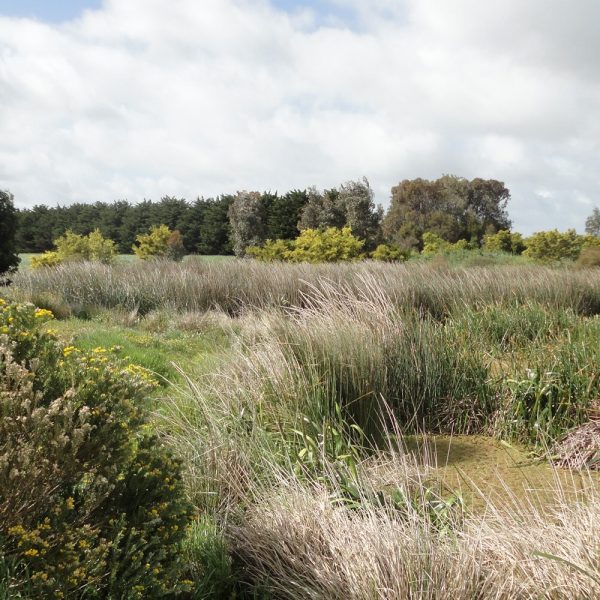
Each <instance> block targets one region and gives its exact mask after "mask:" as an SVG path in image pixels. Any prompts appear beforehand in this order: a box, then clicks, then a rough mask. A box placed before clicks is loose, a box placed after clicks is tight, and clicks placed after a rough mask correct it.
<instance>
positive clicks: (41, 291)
mask: <svg viewBox="0 0 600 600" xmlns="http://www.w3.org/2000/svg"><path fill="white" fill-rule="evenodd" d="M328 285H334V286H336V287H338V286H344V287H345V289H346V290H347V292H348V293H350V294H352V295H353V296H356V297H359V298H360V297H364V296H367V297H369V296H370V295H371V294H372V293H373V292H375V293H381V292H383V293H385V295H386V297H387V298H389V300H390V301H391V302H392V303H393V304H395V305H396V306H401V307H404V308H412V309H415V310H416V311H418V312H421V313H424V314H430V315H432V316H434V317H436V318H443V317H444V316H447V315H448V314H449V313H450V312H452V311H456V310H457V309H460V308H462V307H464V306H469V307H480V306H483V305H486V304H497V305H502V306H515V305H519V304H523V303H526V302H536V303H539V304H542V305H544V306H548V307H554V308H562V309H566V308H570V309H572V310H573V311H574V312H576V313H577V314H585V315H591V314H598V313H600V273H599V272H597V270H595V271H594V270H585V271H574V270H567V269H550V268H544V267H540V266H518V267H515V266H512V267H511V266H495V267H487V268H486V267H472V268H458V267H457V268H449V267H442V268H437V267H436V266H435V265H429V264H411V263H409V264H376V263H353V264H339V265H307V264H299V265H294V264H277V265H273V264H262V263H258V262H254V261H250V260H231V261H225V262H222V263H217V262H215V263H211V262H203V261H189V262H184V263H181V264H177V263H172V262H161V261H152V262H144V263H141V262H140V263H136V262H134V263H129V264H127V263H126V264H117V265H114V266H105V265H100V264H94V263H75V264H65V265H61V266H59V267H55V268H48V269H40V270H37V271H31V270H26V271H23V272H21V273H18V274H17V275H16V276H15V278H14V293H15V294H16V295H17V296H19V297H20V299H28V300H31V301H34V302H36V303H37V304H40V305H43V304H44V303H45V302H50V303H54V304H55V305H57V307H59V308H61V309H62V310H63V311H64V310H65V309H70V310H72V311H73V312H74V313H75V314H78V313H81V312H89V311H91V310H93V309H94V308H110V309H112V308H123V309H127V310H134V309H135V310H137V311H139V312H140V313H141V314H146V313H148V312H149V311H151V310H153V309H157V308H167V309H170V310H177V311H190V310H200V311H203V310H208V309H214V308H220V309H222V310H224V311H226V312H228V313H230V314H234V313H235V314H237V313H239V312H240V311H241V310H243V309H244V308H247V307H253V308H257V307H258V308H268V307H277V306H303V303H304V300H303V299H304V297H305V294H306V293H307V292H309V291H311V290H313V289H322V288H324V287H326V286H328Z"/></svg>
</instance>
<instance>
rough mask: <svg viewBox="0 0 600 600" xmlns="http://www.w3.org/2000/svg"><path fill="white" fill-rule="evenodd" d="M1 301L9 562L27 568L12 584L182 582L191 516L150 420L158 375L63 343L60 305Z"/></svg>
mask: <svg viewBox="0 0 600 600" xmlns="http://www.w3.org/2000/svg"><path fill="white" fill-rule="evenodd" d="M0 305H1V306H0V358H1V361H0V415H1V417H2V418H1V419H0V539H1V540H2V541H3V544H2V548H1V549H0V563H1V562H4V563H7V564H16V565H19V567H18V568H16V569H13V570H12V571H11V572H10V574H9V575H6V576H7V577H10V579H11V580H10V581H9V582H8V584H7V582H4V585H5V587H8V586H10V589H11V590H12V591H14V592H15V594H18V593H20V592H25V591H26V589H27V587H28V586H29V587H30V588H32V593H33V596H32V597H35V598H67V597H68V598H82V597H85V598H125V597H126V598H158V597H163V596H164V595H165V594H167V593H172V592H175V591H177V590H178V589H181V587H182V584H181V583H180V582H179V576H180V564H179V560H180V558H179V555H180V545H181V541H182V538H183V536H184V533H185V527H186V524H187V522H188V519H189V512H190V511H189V507H188V505H187V503H186V502H185V501H184V500H183V491H182V483H181V477H180V464H179V462H178V461H177V460H175V459H174V458H173V457H172V456H171V454H170V453H169V452H167V451H166V450H165V449H164V448H163V447H162V446H161V445H160V444H159V443H158V441H157V439H156V438H155V437H154V436H152V435H151V434H150V433H149V432H148V430H147V427H146V426H145V416H144V411H143V409H142V406H143V399H144V396H145V395H146V393H147V391H148V389H149V386H151V385H153V381H152V379H151V377H150V376H149V374H148V372H147V371H145V370H144V369H141V368H139V367H136V366H134V365H127V364H126V363H125V362H124V361H122V360H119V359H118V358H117V357H116V356H115V355H114V353H112V352H111V351H109V350H106V349H104V348H96V349H95V350H94V351H92V352H87V353H86V352H83V351H79V350H78V349H77V348H75V347H73V346H67V347H65V346H64V345H62V344H60V343H59V342H58V341H57V340H56V339H55V338H54V336H53V333H52V331H51V330H48V329H47V328H46V325H44V323H45V322H46V321H47V320H48V319H49V318H51V317H52V314H51V313H50V311H47V310H44V309H37V310H36V309H35V308H34V307H33V305H30V304H7V303H6V302H5V301H0ZM1 586H2V584H0V588H1Z"/></svg>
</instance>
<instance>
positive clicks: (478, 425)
mask: <svg viewBox="0 0 600 600" xmlns="http://www.w3.org/2000/svg"><path fill="white" fill-rule="evenodd" d="M507 200H508V191H507V190H506V189H505V188H504V186H503V185H502V184H500V183H499V182H493V181H488V182H485V181H482V180H473V181H470V182H469V181H466V180H462V179H459V178H453V177H443V178H440V179H439V180H437V181H434V182H425V181H423V180H416V181H414V182H403V183H401V184H400V185H399V186H397V188H394V194H393V202H392V206H391V208H390V211H389V212H388V214H387V215H386V216H385V218H384V215H383V214H382V211H381V210H379V209H378V208H377V207H375V205H374V203H373V196H372V192H371V190H370V188H369V185H368V182H366V180H365V181H359V182H348V183H346V184H344V185H342V186H340V188H338V189H335V190H326V191H323V192H319V191H317V190H315V189H310V190H308V191H307V192H294V193H293V197H292V196H288V197H287V200H286V202H287V201H290V202H289V204H286V203H285V202H284V203H282V202H280V201H281V198H279V197H278V196H276V195H273V194H258V193H252V192H240V193H238V194H236V195H235V196H231V197H229V198H228V200H227V202H226V206H225V204H224V203H223V198H221V199H220V200H218V201H214V203H213V204H211V207H212V208H211V209H210V210H212V209H213V208H214V209H215V212H214V213H210V211H209V209H206V210H207V211H209V212H205V213H203V214H204V216H205V217H206V216H207V215H210V214H212V216H213V217H214V219H215V220H214V221H213V223H214V224H215V225H216V224H219V227H218V228H216V229H215V231H216V230H217V229H218V231H219V232H220V233H219V236H221V237H219V236H217V235H216V234H215V237H213V238H210V239H213V240H214V239H217V238H218V239H220V240H226V244H227V248H228V251H234V252H235V253H236V254H238V255H239V256H254V257H255V258H257V259H259V260H238V259H235V258H231V259H227V260H223V261H219V262H215V261H214V260H207V259H203V258H201V257H187V258H186V260H185V261H182V260H181V259H182V258H183V255H184V252H186V249H187V246H186V243H190V242H189V240H190V239H196V240H197V241H196V242H195V243H196V246H195V250H196V251H198V248H199V247H200V246H199V244H201V243H205V242H206V240H207V239H209V238H203V237H201V235H200V234H199V233H198V232H199V231H200V230H201V228H200V226H197V225H198V223H196V224H195V225H193V226H189V227H188V228H187V229H186V226H185V220H183V221H182V220H180V221H177V219H175V220H173V219H171V220H169V219H168V218H166V216H165V215H164V214H163V215H162V216H161V217H160V221H159V222H158V223H154V224H153V223H149V222H146V224H145V226H144V229H143V230H140V231H138V232H137V233H136V235H135V238H134V242H132V244H133V249H134V251H135V253H136V254H137V255H138V257H139V258H140V259H141V260H134V261H124V260H119V261H117V260H115V257H116V254H117V244H122V243H123V240H124V239H126V238H117V237H113V238H112V239H111V238H110V237H105V235H103V232H104V233H105V234H106V235H108V234H107V233H106V230H102V231H101V229H100V228H98V229H93V230H91V231H85V230H84V229H83V228H82V229H80V230H79V232H77V231H74V230H73V229H71V230H67V231H65V232H64V233H62V235H60V236H58V237H57V239H56V240H55V241H54V249H53V250H51V251H50V252H49V253H46V254H45V255H42V256H40V257H37V258H34V259H32V261H33V263H35V262H36V261H37V262H38V263H44V261H46V264H47V265H48V266H49V267H50V268H36V269H29V268H26V269H22V270H20V271H19V272H17V273H14V274H13V275H11V278H12V280H13V281H12V285H11V286H10V287H5V288H4V289H3V290H2V293H3V295H4V297H5V298H6V300H4V299H2V300H0V358H1V360H0V600H13V599H14V598H25V599H33V598H75V599H81V600H85V598H107V599H108V598H114V599H116V598H123V599H124V598H136V597H139V598H154V597H156V598H173V599H181V600H198V599H201V598H227V599H230V598H264V599H289V600H296V599H299V598H306V599H309V598H315V599H323V600H325V599H339V600H342V599H347V598H350V599H355V600H365V599H369V600H370V599H381V600H384V599H386V600H387V599H397V600H400V599H404V598H415V599H420V598H422V599H432V598H457V599H464V600H472V599H473V598H481V599H482V600H487V599H490V600H492V599H494V600H504V599H506V600H509V599H512V598H524V599H531V600H533V599H534V598H536V599H538V598H546V599H548V600H554V599H565V600H567V599H571V598H593V597H598V596H599V595H600V569H599V567H598V560H597V552H596V549H597V540H598V539H599V536H600V479H599V478H598V477H597V474H595V473H593V472H587V473H586V474H584V475H580V474H578V473H577V472H575V471H566V470H565V471H562V470H561V469H558V467H556V466H553V467H551V466H549V465H548V463H550V464H551V465H561V466H563V467H570V465H572V464H574V463H573V462H570V459H571V458H572V457H573V452H575V458H576V461H574V462H575V463H576V464H577V465H578V468H584V469H590V470H591V471H594V470H597V469H598V464H600V462H599V461H600V425H599V424H598V422H597V416H598V414H600V404H599V400H598V399H599V398H600V370H599V369H600V366H599V365H600V271H599V270H598V269H597V268H590V267H596V266H598V264H600V256H599V255H598V254H599V253H600V237H598V235H597V231H596V230H595V229H594V218H593V217H594V215H592V217H590V219H588V223H587V232H586V235H578V234H577V233H576V232H575V231H573V230H569V231H566V232H562V233H561V232H558V231H549V232H538V233H536V234H534V235H533V236H531V237H530V238H528V239H523V238H522V236H520V235H519V234H518V233H515V232H511V231H510V229H509V228H510V223H509V222H508V219H507V216H506V213H505V205H506V201H507ZM182 202H183V201H178V200H175V201H174V200H173V199H165V200H164V201H162V202H161V203H157V204H156V205H154V206H155V207H157V206H160V205H162V207H163V209H165V210H166V207H167V206H171V207H176V206H180V207H184V208H183V209H182V210H183V212H182V214H185V211H187V210H191V207H190V206H188V205H187V204H186V203H185V202H183V204H182ZM199 202H204V201H199ZM211 202H213V201H208V203H209V204H210V203H211ZM436 206H437V207H439V206H443V207H444V210H442V211H440V210H437V209H436ZM148 207H149V205H147V208H148ZM186 207H187V208H186ZM216 207H218V211H217V209H216ZM132 208H133V207H132ZM205 208H206V207H205ZM35 210H38V209H35ZM56 210H57V211H59V210H63V209H56ZM65 210H67V209H65ZM202 210H204V209H202ZM219 211H220V212H219ZM286 211H291V212H287V213H286ZM32 212H34V211H32ZM42 212H43V211H42ZM23 214H24V213H23V212H22V213H21V217H22V216H23ZM190 214H191V213H190ZM291 214H293V219H292V220H291V221H290V218H291V217H290V215H291ZM284 215H287V216H284ZM217 217H218V218H217ZM203 218H204V217H203ZM211 218H212V217H211ZM209 222H210V221H209ZM202 223H205V221H202ZM188 224H189V223H188ZM69 225H70V226H71V227H72V228H75V227H76V222H73V223H70V224H69ZM169 225H170V226H171V227H172V228H170V227H169ZM202 226H204V225H202ZM186 236H187V238H186ZM190 236H191V237H190ZM193 236H197V237H196V238H194V237H193ZM186 239H187V240H188V241H187V242H186ZM113 240H114V241H113ZM115 242H117V243H115ZM149 258H153V259H157V260H147V259H149ZM365 258H371V259H374V260H364V259H365ZM311 263H321V264H311ZM331 263H335V264H331ZM400 263H402V264H400ZM35 307H37V308H35ZM53 315H55V316H56V317H58V320H52V322H51V323H48V322H47V321H48V319H51V318H52V316H53ZM172 361H176V362H177V364H173V362H172ZM150 409H151V410H150ZM567 434H568V439H569V440H570V441H569V444H571V446H568V448H574V450H565V448H567V446H565V442H564V439H563V438H564V437H565V435H567ZM431 436H433V437H431ZM443 436H453V439H454V438H455V437H456V436H458V437H457V438H456V439H457V440H459V441H458V442H457V443H459V444H460V443H463V444H465V443H466V442H465V441H464V440H475V442H473V443H472V444H471V445H470V446H469V448H470V452H473V453H475V456H476V457H475V461H474V462H476V461H477V458H478V452H479V451H481V449H482V448H489V447H493V448H494V449H495V452H499V451H500V449H502V448H504V451H506V452H510V456H511V460H512V461H513V462H512V463H511V465H510V475H507V473H508V471H505V472H504V473H505V475H504V476H505V477H508V479H502V480H500V479H499V478H498V476H497V474H496V471H495V466H497V465H495V464H493V463H492V464H490V465H489V468H487V469H485V471H486V472H485V473H483V474H482V473H481V472H480V470H479V471H478V470H477V469H475V470H472V471H469V470H466V471H464V470H463V467H465V468H466V465H467V463H466V462H464V461H463V460H461V459H458V462H457V464H456V466H457V467H458V469H454V468H452V464H450V465H449V468H444V465H443V464H442V465H439V464H437V462H436V460H437V459H436V457H437V456H439V454H438V452H437V450H436V448H435V444H436V443H437V441H440V442H441V443H442V442H443V440H446V439H448V438H447V437H443ZM461 436H465V437H464V438H463V437H461ZM429 440H432V441H429ZM461 440H462V442H461ZM572 440H575V441H572ZM578 440H583V443H584V445H585V447H584V450H585V451H581V448H580V446H578V445H577V444H578ZM453 443H455V442H453V441H451V442H449V445H448V451H447V453H446V454H445V455H443V454H442V455H441V460H442V461H444V460H445V461H447V462H449V463H450V462H451V461H453V460H457V459H455V458H454V459H453V458H452V452H451V450H450V446H451V445H452V444H453ZM502 444H503V445H502ZM478 445H479V449H478ZM526 453H527V454H526ZM569 453H570V454H569ZM559 457H560V460H559ZM482 458H483V457H482ZM532 462H534V463H535V465H534V466H532ZM532 469H533V471H532ZM553 469H554V470H553ZM449 470H452V471H454V472H457V473H458V477H451V476H450V475H449ZM532 477H534V479H532ZM532 488H534V489H532Z"/></svg>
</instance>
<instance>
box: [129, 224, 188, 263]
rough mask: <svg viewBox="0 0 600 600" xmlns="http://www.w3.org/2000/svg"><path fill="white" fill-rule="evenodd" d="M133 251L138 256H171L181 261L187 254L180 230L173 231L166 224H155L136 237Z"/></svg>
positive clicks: (144, 258) (142, 257)
mask: <svg viewBox="0 0 600 600" xmlns="http://www.w3.org/2000/svg"><path fill="white" fill-rule="evenodd" d="M136 240H137V246H136V245H133V246H132V248H133V251H134V252H135V254H136V256H137V257H138V258H141V259H142V260H146V259H148V258H161V257H162V258H170V259H171V260H175V261H180V260H181V259H182V258H183V257H184V256H185V248H184V246H183V239H182V237H181V234H180V232H179V231H178V230H175V231H171V230H170V229H169V228H168V227H167V226H166V225H155V226H154V227H151V228H150V231H149V232H148V233H142V234H140V235H138V236H137V237H136Z"/></svg>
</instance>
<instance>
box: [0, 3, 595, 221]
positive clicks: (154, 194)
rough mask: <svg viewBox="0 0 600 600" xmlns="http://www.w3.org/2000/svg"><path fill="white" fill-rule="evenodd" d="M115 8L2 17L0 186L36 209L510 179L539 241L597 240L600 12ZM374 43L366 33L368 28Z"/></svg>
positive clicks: (485, 7)
mask: <svg viewBox="0 0 600 600" xmlns="http://www.w3.org/2000/svg"><path fill="white" fill-rule="evenodd" d="M330 1H331V3H332V5H335V4H336V3H337V4H338V5H341V6H343V7H344V8H345V9H346V10H353V11H354V14H355V18H354V19H353V23H352V27H343V25H341V24H335V25H332V21H328V22H327V21H326V22H320V21H318V20H317V19H316V18H315V16H314V14H311V12H310V11H306V10H305V11H298V12H296V13H294V14H287V13H284V12H282V11H278V10H275V9H274V8H273V7H272V6H271V5H270V4H269V3H268V2H267V1H266V0H203V2H201V3H200V2H197V1H195V0H176V1H173V0H171V1H167V0H108V1H107V2H105V5H104V8H103V10H101V11H88V12H87V13H85V14H84V15H83V16H82V17H81V18H80V19H78V20H76V21H72V22H70V23H66V24H63V25H60V26H51V25H46V24H42V23H39V22H33V21H29V20H26V19H9V18H1V17H0V136H1V139H2V144H0V187H6V188H9V189H10V190H11V191H12V192H13V193H14V194H15V197H16V200H17V203H18V204H19V205H21V206H27V205H32V204H34V203H46V204H54V203H57V202H60V203H69V202H73V201H96V200H113V199H117V198H124V197H126V198H128V199H130V200H134V201H137V200H141V199H142V198H144V197H149V198H154V199H157V198H159V197H160V196H161V195H164V194H172V195H178V196H184V197H187V198H194V197H196V196H197V195H204V196H210V195H215V194H219V193H225V192H232V191H235V190H237V189H242V188H243V189H251V188H255V189H271V190H275V189H279V190H280V191H286V190H288V189H290V188H294V187H305V186H308V185H311V184H316V185H318V186H323V187H325V186H327V187H330V186H333V185H337V184H339V183H341V182H342V181H345V180H347V179H350V178H358V177H361V176H362V175H366V176H367V177H369V179H370V180H371V183H372V185H373V186H374V188H375V190H376V191H377V198H378V200H379V201H381V202H383V203H386V202H387V199H388V196H389V189H390V187H391V186H392V185H393V184H395V183H397V182H398V181H399V180H401V179H405V178H411V177H418V176H422V177H437V176H439V175H441V174H442V173H454V174H459V175H464V176H466V177H476V176H482V177H495V178H498V179H502V180H504V181H505V182H506V184H507V185H508V187H509V188H510V189H511V191H512V193H513V200H512V203H511V206H510V207H509V210H510V213H511V216H512V217H513V220H514V222H515V225H516V227H517V228H518V229H520V230H522V231H524V232H525V233H527V232H530V231H532V230H534V229H541V228H550V227H561V228H564V227H578V228H579V229H581V228H582V226H583V222H584V219H585V217H586V216H587V214H589V212H590V210H591V208H590V207H591V206H593V205H594V204H598V203H599V202H600V200H598V190H599V189H600V168H599V167H600V164H599V162H600V159H599V158H598V157H600V152H599V151H600V141H599V140H600V135H599V134H600V113H599V112H598V106H600V61H598V60H597V58H596V57H597V56H600V38H599V37H598V36H597V35H596V32H595V23H598V21H599V20H600V4H598V3H597V2H596V0H574V2H571V3H565V2H563V1H561V0H529V1H528V2H520V1H518V0H503V1H502V2H498V3H483V2H480V1H477V0H374V2H371V3H365V2H362V1H360V0H346V1H345V2H342V0H330ZM357 24H358V25H359V26H356V25H357Z"/></svg>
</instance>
